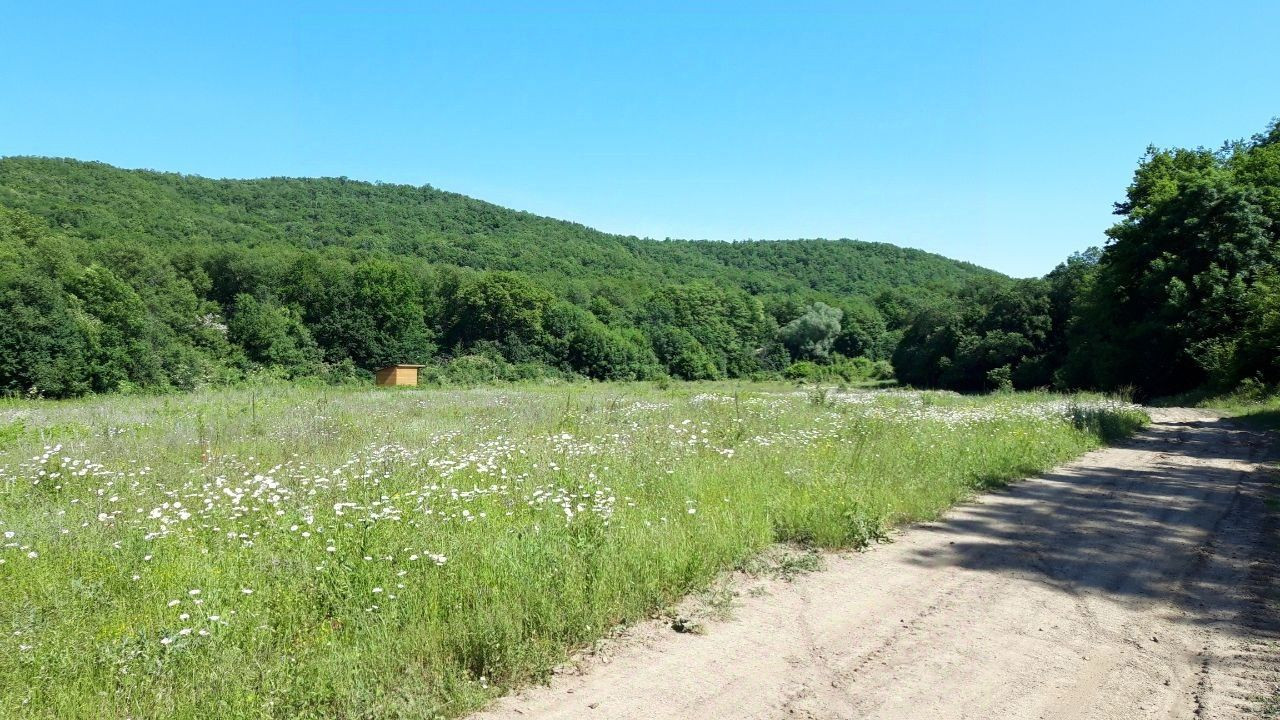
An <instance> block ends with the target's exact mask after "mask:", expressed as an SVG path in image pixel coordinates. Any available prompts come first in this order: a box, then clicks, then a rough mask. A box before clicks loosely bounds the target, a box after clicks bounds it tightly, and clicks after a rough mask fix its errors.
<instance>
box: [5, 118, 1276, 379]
mask: <svg viewBox="0 0 1280 720" xmlns="http://www.w3.org/2000/svg"><path fill="white" fill-rule="evenodd" d="M1116 212H1117V214H1118V216H1119V221H1118V222H1117V223H1116V224H1115V225H1114V226H1113V227H1112V228H1111V229H1110V230H1109V231H1108V232H1107V235H1108V238H1109V240H1108V243H1107V244H1106V246H1105V247H1104V248H1102V249H1097V248H1094V249H1090V250H1088V251H1085V252H1082V253H1078V254H1076V255H1073V256H1072V257H1070V258H1068V259H1067V260H1066V261H1064V262H1063V263H1062V264H1061V265H1059V266H1058V267H1057V268H1055V269H1054V270H1053V271H1052V272H1050V273H1049V274H1048V275H1046V276H1044V277H1042V278H1032V279H1022V280H1013V279H1010V278H1007V277H1005V276H1002V275H999V274H998V273H994V272H991V271H988V270H983V269H981V268H977V267H976V266H973V265H970V264H967V263H959V262H954V261H950V260H947V259H945V258H941V257H939V256H936V255H931V254H928V253H923V252H919V251H912V250H905V249H902V248H897V247H894V246H891V245H883V244H873V243H861V242H856V241H848V240H842V241H823V240H803V241H784V242H744V243H715V242H706V241H654V240H643V239H638V238H629V237H621V236H614V235H608V234H605V233H599V232H596V231H594V230H591V229H589V228H586V227H583V226H581V225H576V224H573V223H565V222H561V221H556V220H551V219H548V218H541V217H538V216H534V215H530V214H528V213H520V212H515V211H511V210H506V209H504V208H500V207H498V206H495V205H490V204H488V203H483V202H481V201H478V200H473V199H471V198H466V197H463V196H461V195H455V194H451V193H445V192H442V191H439V190H435V189H434V188H430V187H421V188H415V187H408V186H401V185H380V184H371V183H360V182H354V181H350V180H346V179H342V178H337V179H332V178H331V179H315V180H301V179H289V178H274V179H267V180H252V181H234V180H209V179H205V178H199V177H194V176H184V175H175V174H165V173H154V172H149V171H128V170H121V169H118V168H113V167H110V166H107V165H103V164H100V163H82V162H77V161H72V160H57V159H48V158H4V159H0V307H2V308H3V309H4V312H3V313H0V393H7V394H23V395H39V396H48V397H69V396H76V395H82V394H85V393H99V392H113V391H122V390H124V391H133V390H158V389H165V388H175V389H190V388H194V387H197V386H200V385H204V384H221V383H233V382H238V381H240V380H242V379H244V378H246V377H249V376H253V375H257V374H265V375H271V376H279V377H284V378H319V379H322V380H328V381H343V380H347V379H352V378H359V377H367V376H368V374H369V372H370V371H372V370H374V369H376V368H378V367H381V366H383V365H386V364H391V363H401V362H413V363H422V364H427V365H429V367H428V368H427V370H426V371H425V372H426V374H427V376H428V378H432V377H438V378H441V379H447V380H457V381H466V382H479V381H486V380H496V379H507V380H515V379H527V378H535V377H545V376H556V377H566V378H570V377H586V378H594V379H601V380H636V379H658V378H663V377H675V378H683V379H690V380H702V379H721V378H742V377H788V378H795V379H830V380H837V379H838V380H856V379H865V378H884V377H888V376H889V375H890V374H896V377H897V379H898V380H899V381H900V382H902V383H904V384H909V385H914V386H920V387H939V388H951V389H955V390H960V391H987V390H994V389H1002V388H1018V389H1030V388H1056V389H1074V388H1096V389H1104V390H1125V389H1128V390H1131V391H1132V392H1133V393H1134V394H1136V395H1138V396H1140V397H1150V396H1155V395H1167V394H1171V393H1180V392H1186V391H1189V390H1193V389H1197V388H1199V389H1211V390H1228V389H1231V388H1234V387H1237V386H1239V385H1240V384H1241V383H1253V384H1262V385H1274V384H1276V383H1277V382H1280V241H1278V240H1277V233H1278V231H1280V125H1277V124H1276V123H1272V125H1271V126H1270V127H1269V128H1268V129H1267V130H1266V131H1265V132H1263V133H1261V134H1259V135H1257V136H1255V137H1253V138H1251V139H1249V140H1247V141H1239V142H1234V143H1228V144H1226V145H1224V146H1222V147H1221V148H1219V149H1217V150H1206V149H1203V148H1200V149H1182V148H1174V149H1158V148H1150V149H1149V150H1148V152H1147V154H1146V156H1145V157H1144V158H1143V160H1142V161H1141V162H1140V164H1139V166H1138V168H1137V170H1136V171H1135V173H1134V179H1133V182H1132V183H1131V185H1130V186H1129V188H1128V190H1127V193H1126V197H1125V200H1124V201H1122V202H1120V203H1118V204H1117V205H1116Z"/></svg>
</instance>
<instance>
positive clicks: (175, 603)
mask: <svg viewBox="0 0 1280 720" xmlns="http://www.w3.org/2000/svg"><path fill="white" fill-rule="evenodd" d="M180 604H182V601H181V600H170V601H169V607H178V605H180Z"/></svg>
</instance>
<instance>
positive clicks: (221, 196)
mask: <svg viewBox="0 0 1280 720" xmlns="http://www.w3.org/2000/svg"><path fill="white" fill-rule="evenodd" d="M0 204H3V205H5V206H8V207H11V208H17V209H21V210H25V211H27V212H29V213H32V214H34V215H37V216H39V217H42V218H45V219H46V220H47V221H48V222H49V223H50V225H52V226H53V227H54V228H55V229H59V230H61V231H64V232H67V233H72V234H76V235H79V236H81V237H84V238H87V239H100V238H111V239H117V240H141V241H145V242H147V243H148V244H151V245H153V246H157V245H160V246H178V245H192V244H194V245H209V244H213V243H236V244H241V245H246V246H254V247H269V246H274V245H280V246H288V247H293V248H299V249H315V248H324V247H338V248H345V249H352V250H361V251H368V252H371V253H385V254H394V255H407V256H413V257H417V258H421V259H424V260H426V261H428V262H430V263H433V264H436V263H438V264H446V265H453V266H458V267H465V268H473V269H477V270H513V271H520V272H523V273H528V274H530V275H531V276H534V277H536V278H537V279H538V280H539V281H540V282H542V283H543V284H546V285H549V286H552V287H555V288H558V289H563V290H567V289H569V288H575V289H577V290H579V291H581V290H588V291H590V290H591V289H594V288H595V287H599V286H600V285H601V284H604V285H628V284H634V285H637V286H645V287H647V286H651V285H652V284H653V283H654V282H668V283H687V282H690V281H695V280H710V281H715V282H720V283H730V284H732V285H735V286H738V287H741V288H743V289H745V290H747V291H749V292H751V293H753V294H767V293H777V292H782V293H792V292H807V291H816V292H818V293H829V294H834V295H858V296H863V297H872V296H874V295H876V294H877V293H880V292H882V291H884V290H886V289H889V288H912V289H914V288H921V289H924V288H930V289H938V290H951V289H955V288H958V287H960V286H962V285H964V284H965V283H966V282H967V281H968V280H970V279H972V278H975V277H981V276H992V275H994V274H995V273H993V272H992V271H990V270H986V269H984V268H980V267H978V266H976V265H973V264H970V263H964V262H958V261H955V260H950V259H948V258H944V257H942V256H939V255H934V254H932V253H926V252H923V251H920V250H911V249H906V248H901V247H898V246H895V245H889V244H886V243H867V242H860V241H855V240H792V241H785V242H777V241H750V242H734V243H726V242H714V241H655V240H649V239H640V238H635V237H626V236H620V235H611V234H607V233H602V232H599V231H596V230H592V229H591V228H588V227H586V226H584V225H580V224H577V223H572V222H566V221H561V220H555V219H551V218H546V217H541V216H538V215H534V214H532V213H527V212H520V211H515V210H510V209H507V208H504V207H500V206H498V205H493V204H491V203H487V202H483V201H481V200H476V199H474V198H470V197H466V196H464V195H459V194H456V193H450V192H445V191H442V190H437V189H435V188H432V187H429V186H424V187H413V186H409V185H392V184H376V183H367V182H359V181H354V180H347V179H345V178H314V179H312V178H269V179H261V180H211V179H207V178H202V177H198V176H194V175H181V174H176V173H158V172H151V171H146V170H124V169H120V168H116V167H113V166H110V165H106V164H103V163H90V162H79V161H76V160H67V159H54V158H38V157H9V158H0Z"/></svg>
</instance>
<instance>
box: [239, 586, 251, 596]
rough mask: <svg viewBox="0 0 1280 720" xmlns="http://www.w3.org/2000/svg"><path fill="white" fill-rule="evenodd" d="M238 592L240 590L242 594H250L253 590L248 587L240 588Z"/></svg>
mask: <svg viewBox="0 0 1280 720" xmlns="http://www.w3.org/2000/svg"><path fill="white" fill-rule="evenodd" d="M240 592H241V593H242V594H244V595H252V594H253V590H251V589H249V588H240Z"/></svg>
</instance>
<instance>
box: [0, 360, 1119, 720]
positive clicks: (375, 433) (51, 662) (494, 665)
mask: <svg viewBox="0 0 1280 720" xmlns="http://www.w3.org/2000/svg"><path fill="white" fill-rule="evenodd" d="M1143 419H1144V418H1143V416H1142V415H1141V413H1139V412H1138V411H1137V410H1136V409H1134V408H1133V407H1132V406H1126V405H1123V404H1120V403H1115V402H1111V401H1107V400H1103V399H1101V398H1085V397H1077V398H1062V397H1056V396H1049V395H1024V394H1005V395H999V396H991V397H985V398H966V397H960V396H957V395H953V394H946V393H914V392H901V391H887V392H875V393H872V392H828V393H824V394H823V398H822V402H816V401H814V400H813V395H809V394H806V393H805V392H798V391H793V390H790V389H788V388H785V387H781V386H778V387H770V386H746V387H733V386H727V385H678V386H674V387H672V388H670V389H656V388H646V387H643V386H638V385H616V386H615V385H592V386H586V387H582V386H579V387H574V388H568V389H566V388H560V389H549V388H533V387H530V388H516V389H501V390H499V389H476V390H468V391H447V390H435V391H372V390H369V391H355V390H326V389H299V388H288V387H272V388H266V389H258V390H231V391H220V392H208V393H202V394H196V395H191V396H165V397H149V398H144V397H116V398H107V399H98V400H80V401H71V402H63V403H26V402H10V403H8V404H7V405H0V531H3V532H4V539H3V541H2V542H3V545H0V563H2V564H0V715H4V716H28V717H38V718H124V717H129V718H193V719H194V718H211V717H237V718H238V717H254V718H256V717H281V718H284V717H288V718H297V717H301V718H308V717H314V718H329V717H337V718H399V717H411V718H430V717H435V716H439V715H444V716H452V715H457V714H460V713H463V712H465V711H467V710H469V709H473V708H475V707H477V706H479V705H481V704H483V703H484V702H485V701H486V700H487V699H489V698H491V697H493V696H494V695H495V694H498V693H500V692H501V691H502V690H503V689H505V688H508V687H510V686H512V685H515V684H519V683H523V682H529V681H534V680H537V679H539V678H543V677H545V676H546V674H547V673H548V672H549V668H551V667H553V666H554V665H555V664H556V663H558V662H559V661H561V660H562V659H563V657H564V656H565V653H566V650H568V649H571V648H573V647H574V646H580V645H582V644H584V643H588V642H590V641H592V640H593V639H595V638H597V637H599V636H600V635H601V633H602V632H604V631H605V630H607V629H608V628H610V627H612V626H615V625H617V624H618V623H626V622H630V621H634V620H637V619H639V618H642V617H645V616H646V615H648V614H650V613H652V612H653V611H654V610H655V609H658V608H661V607H662V606H664V605H665V604H668V603H671V602H673V601H674V600H676V599H678V598H679V597H680V596H682V595H684V594H687V593H689V592H691V591H694V590H696V589H699V588H701V587H704V586H705V585H706V584H707V583H708V582H709V581H710V580H711V579H712V578H713V577H714V576H715V575H716V574H717V573H718V572H720V571H723V570H725V569H729V568H733V567H737V566H740V565H742V564H743V563H745V562H747V561H748V560H749V559H750V558H751V557H752V556H753V555H755V554H756V553H758V552H760V551H761V550H762V549H764V548H766V547H767V546H768V545H770V544H771V543H775V542H778V541H792V542H799V543H806V544H809V545H812V546H817V547H827V548H836V547H860V546H863V545H865V544H867V543H869V542H873V541H874V540H875V539H877V538H879V537H882V536H883V535H884V533H885V532H886V530H887V529H888V528H890V527H892V526H893V525H896V524H900V523H904V522H911V521H915V520H921V519H926V518H932V517H935V516H936V515H937V514H938V513H940V512H941V511H942V510H944V509H945V508H947V507H948V506H949V505H951V504H953V503H955V502H957V501H958V500H961V499H963V498H965V497H966V496H968V495H970V494H971V493H973V492H975V491H977V490H981V489H985V488H989V487H992V486H994V485H998V484H1000V483H1002V482H1005V481H1007V480H1010V479H1013V478H1017V477H1021V476H1025V475H1027V474H1030V473H1034V472H1037V471H1039V470H1042V469H1045V468H1047V467H1049V466H1051V465H1053V464H1055V463H1058V462H1061V461H1063V460H1065V459H1067V458H1070V457H1072V456H1074V455H1077V454H1079V453H1081V452H1083V451H1085V450H1087V449H1089V448H1092V447H1094V446H1096V445H1098V444H1099V443H1100V442H1102V441H1103V439H1104V436H1105V435H1115V434H1123V433H1125V432H1129V431H1132V430H1133V429H1134V428H1135V427H1137V426H1138V425H1139V424H1140V423H1141V422H1143Z"/></svg>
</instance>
